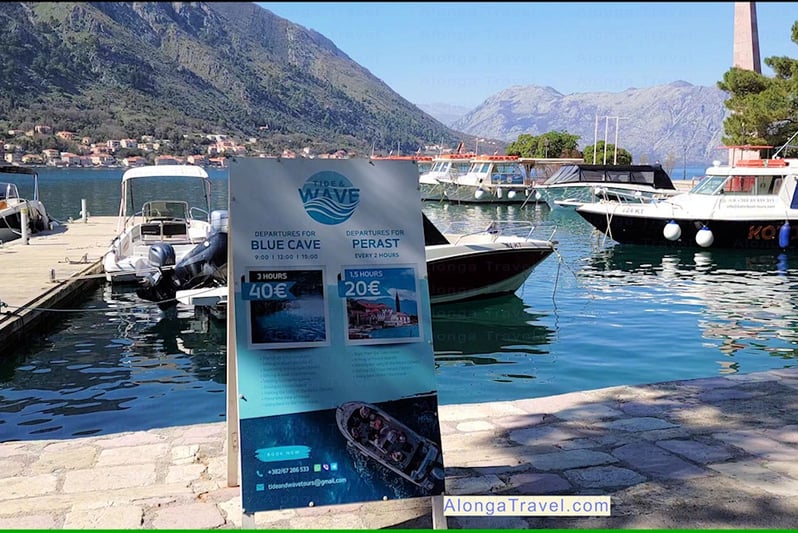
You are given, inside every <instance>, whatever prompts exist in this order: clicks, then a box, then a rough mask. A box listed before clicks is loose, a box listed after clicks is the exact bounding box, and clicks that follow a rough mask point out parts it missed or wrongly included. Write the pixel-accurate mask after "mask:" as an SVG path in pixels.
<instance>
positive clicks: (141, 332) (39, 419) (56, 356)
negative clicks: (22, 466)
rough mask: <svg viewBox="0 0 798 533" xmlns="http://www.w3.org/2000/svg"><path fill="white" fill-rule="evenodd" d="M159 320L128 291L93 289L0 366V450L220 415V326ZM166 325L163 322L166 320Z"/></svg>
mask: <svg viewBox="0 0 798 533" xmlns="http://www.w3.org/2000/svg"><path fill="white" fill-rule="evenodd" d="M172 312H173V315H172V316H169V317H164V315H163V313H162V312H161V311H160V310H159V309H158V308H157V307H156V306H152V305H149V304H148V303H147V304H144V303H142V302H141V301H139V300H138V299H137V298H136V296H135V293H134V292H133V289H132V288H118V287H114V289H113V290H112V289H111V287H110V286H105V287H101V288H99V289H97V292H96V293H95V294H94V295H93V296H92V299H91V300H90V301H89V302H87V303H86V304H84V305H83V306H82V312H80V313H59V317H58V326H57V329H55V330H52V331H51V332H50V333H49V334H48V335H47V337H46V338H44V339H41V340H39V341H37V342H36V343H34V344H32V345H30V346H28V347H27V348H26V349H25V350H24V351H23V352H21V353H18V354H16V355H14V356H12V357H9V358H4V359H3V360H0V442H2V441H7V440H14V439H19V438H48V439H49V438H65V437H73V436H82V435H93V434H98V433H112V432H115V431H132V430H137V429H147V428H151V427H158V426H161V425H163V421H164V420H170V419H172V418H173V417H174V414H173V413H174V412H175V411H179V413H180V414H179V416H178V418H179V419H180V423H186V424H188V423H196V422H207V421H209V420H213V419H214V418H215V419H217V420H223V419H224V416H225V394H224V392H225V380H226V374H225V372H226V370H225V354H226V350H225V342H226V341H225V339H226V332H225V327H224V325H220V324H218V323H215V321H213V320H210V319H204V318H203V317H201V316H199V317H198V316H195V313H194V311H193V310H185V309H181V308H178V309H175V310H173V311H172ZM164 318H168V319H164Z"/></svg>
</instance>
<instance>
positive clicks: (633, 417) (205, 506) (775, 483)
mask: <svg viewBox="0 0 798 533" xmlns="http://www.w3.org/2000/svg"><path fill="white" fill-rule="evenodd" d="M785 382H791V383H785ZM794 382H798V369H780V370H776V371H772V372H762V373H756V374H748V375H734V376H730V377H725V376H724V377H713V378H706V379H701V380H693V381H679V382H669V383H659V384H651V385H641V386H634V387H633V386H622V387H611V388H607V389H598V390H594V391H584V392H579V393H571V394H564V395H558V396H552V397H548V398H539V399H525V400H518V401H513V402H497V403H480V404H469V405H454V406H441V407H440V408H439V417H440V422H441V430H442V441H443V444H444V461H445V464H446V491H447V495H452V496H456V495H508V496H509V495H525V496H531V495H576V496H578V495H609V496H611V499H612V515H611V516H608V517H562V516H560V517H558V516H550V517H531V516H527V517H525V516H518V517H501V518H499V517H453V516H452V517H448V519H447V525H448V527H449V528H450V529H469V528H477V527H478V528H498V527H504V528H511V529H521V528H538V529H540V528H558V529H563V528H568V529H574V528H579V529H589V528H627V529H629V528H636V529H642V528H726V529H740V528H790V527H794V526H795V525H796V523H798V522H796V520H797V519H796V517H798V466H796V465H798V410H796V406H798V401H796V400H795V388H794V387H793V386H792V385H793V384H794ZM226 460H227V442H226V425H225V423H224V422H221V423H216V424H201V425H196V426H189V427H172V428H157V429H152V430H149V431H142V432H131V433H121V434H115V435H100V436H93V437H86V438H75V439H67V440H58V441H56V440H34V441H27V442H6V443H2V444H0V487H1V488H0V529H31V528H32V529H63V528H66V529H239V528H241V527H242V523H243V522H242V515H241V495H240V490H239V488H238V487H229V486H228V483H227V477H226V476H227V464H226ZM255 526H256V527H257V528H259V529H273V528H275V529H290V528H295V529H308V528H310V529H377V528H410V529H415V528H430V527H432V518H431V500H430V498H416V499H411V500H398V501H379V502H366V503H359V504H349V505H342V506H330V507H316V508H302V509H285V510H280V511H270V512H262V513H257V514H256V515H255Z"/></svg>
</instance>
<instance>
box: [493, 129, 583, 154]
mask: <svg viewBox="0 0 798 533" xmlns="http://www.w3.org/2000/svg"><path fill="white" fill-rule="evenodd" d="M579 138H580V137H579V135H571V134H570V133H567V132H565V131H550V132H548V133H544V134H543V135H539V136H534V135H530V134H528V133H522V134H521V135H519V136H518V139H516V140H515V141H513V142H511V143H510V144H509V145H508V146H507V155H517V156H519V157H581V154H580V153H579V150H578V149H577V143H578V142H579ZM574 154H576V155H574Z"/></svg>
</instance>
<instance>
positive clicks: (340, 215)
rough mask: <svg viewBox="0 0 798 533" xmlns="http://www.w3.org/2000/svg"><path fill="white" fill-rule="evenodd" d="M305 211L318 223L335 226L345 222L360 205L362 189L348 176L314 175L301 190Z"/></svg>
mask: <svg viewBox="0 0 798 533" xmlns="http://www.w3.org/2000/svg"><path fill="white" fill-rule="evenodd" d="M299 197H300V198H301V199H302V204H303V205H304V207H305V211H306V212H307V214H308V215H310V217H311V218H312V219H313V220H315V221H316V222H320V223H322V224H327V225H328V226H334V225H336V224H340V223H341V222H345V221H347V220H348V219H349V217H351V216H352V213H354V212H355V209H356V208H357V206H358V204H359V203H360V189H358V188H357V187H355V186H353V185H352V182H350V181H349V180H348V179H347V178H346V176H344V175H343V174H339V173H338V172H333V171H331V170H324V171H322V172H317V173H315V174H313V175H312V176H311V177H309V178H308V180H307V181H306V182H305V184H304V185H303V186H302V188H301V189H299Z"/></svg>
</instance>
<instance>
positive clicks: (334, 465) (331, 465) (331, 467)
mask: <svg viewBox="0 0 798 533" xmlns="http://www.w3.org/2000/svg"><path fill="white" fill-rule="evenodd" d="M330 470H332V471H335V470H338V463H330Z"/></svg>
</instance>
